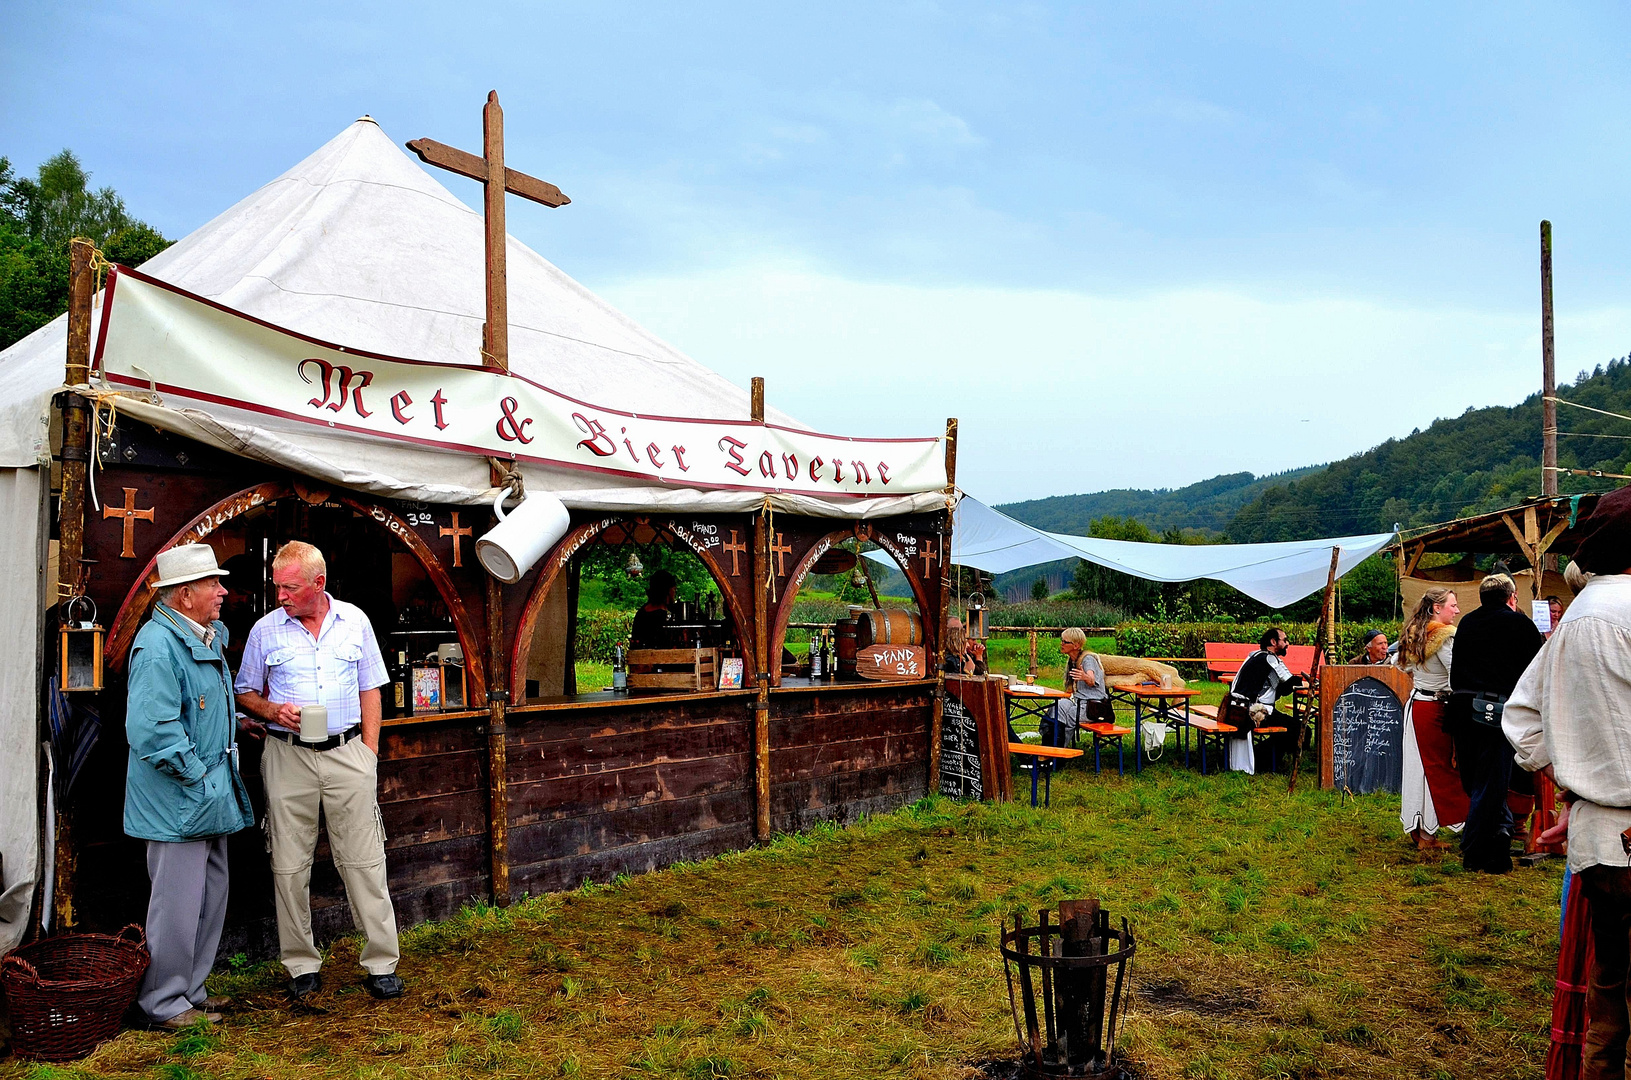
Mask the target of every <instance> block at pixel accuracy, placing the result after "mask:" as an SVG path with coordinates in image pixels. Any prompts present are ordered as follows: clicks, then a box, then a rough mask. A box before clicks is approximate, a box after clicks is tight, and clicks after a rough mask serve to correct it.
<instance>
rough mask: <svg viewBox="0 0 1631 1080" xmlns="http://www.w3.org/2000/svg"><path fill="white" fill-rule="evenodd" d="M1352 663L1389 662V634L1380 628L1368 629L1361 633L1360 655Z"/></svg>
mask: <svg viewBox="0 0 1631 1080" xmlns="http://www.w3.org/2000/svg"><path fill="white" fill-rule="evenodd" d="M1348 662H1349V663H1350V664H1385V663H1387V635H1386V634H1384V633H1382V631H1380V630H1366V631H1365V632H1364V633H1362V634H1360V635H1359V655H1358V656H1356V657H1354V658H1353V659H1352V660H1350V661H1348Z"/></svg>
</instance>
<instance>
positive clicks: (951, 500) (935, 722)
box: [924, 417, 957, 795]
mask: <svg viewBox="0 0 1631 1080" xmlns="http://www.w3.org/2000/svg"><path fill="white" fill-rule="evenodd" d="M956 500H957V418H956V417H950V418H948V419H947V420H946V523H945V525H944V527H943V528H942V529H941V531H940V561H939V566H940V590H939V591H940V616H939V618H938V619H937V620H936V623H937V624H938V630H937V631H936V633H935V639H934V649H933V650H932V651H931V652H930V653H929V663H930V664H932V665H934V704H933V705H932V706H931V708H930V710H929V777H928V781H929V794H930V795H938V794H939V793H940V730H941V724H942V723H943V721H944V719H945V710H946V671H945V667H946V665H945V663H944V662H943V657H944V655H945V652H946V635H947V633H948V632H949V631H950V625H949V623H950V619H951V575H952V573H953V570H952V561H951V548H952V513H953V511H954V510H955V509H956V506H957V502H956ZM924 584H928V582H925V583H924Z"/></svg>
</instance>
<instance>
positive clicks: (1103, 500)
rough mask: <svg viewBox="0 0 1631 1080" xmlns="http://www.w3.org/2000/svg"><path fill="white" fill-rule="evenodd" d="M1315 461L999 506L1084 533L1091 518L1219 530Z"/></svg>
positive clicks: (1039, 523)
mask: <svg viewBox="0 0 1631 1080" xmlns="http://www.w3.org/2000/svg"><path fill="white" fill-rule="evenodd" d="M1320 468H1322V466H1319V465H1313V466H1309V467H1308V468H1303V469H1293V470H1291V471H1290V472H1283V473H1276V474H1274V475H1273V476H1253V475H1252V474H1251V473H1249V472H1242V473H1229V474H1228V475H1226V476H1214V477H1213V478H1212V479H1210V480H1202V481H1201V482H1200V483H1198V484H1190V485H1189V486H1188V487H1183V488H1177V489H1174V490H1165V489H1158V490H1155V491H1141V490H1138V489H1134V488H1118V489H1116V490H1114V491H1096V492H1093V493H1092V494H1089V495H1053V496H1050V497H1049V498H1046V499H1030V500H1028V501H1026V502H1016V503H1005V504H1004V505H1002V506H999V507H997V509H998V510H1001V511H1002V512H1003V513H1005V514H1007V515H1008V516H1009V517H1012V518H1015V519H1016V520H1019V521H1023V522H1025V523H1026V524H1027V525H1032V526H1034V527H1036V528H1038V529H1044V530H1046V531H1048V532H1062V533H1075V534H1076V535H1078V536H1086V535H1087V531H1088V526H1089V525H1090V524H1091V523H1092V522H1093V520H1094V519H1095V518H1101V517H1106V516H1114V517H1119V518H1134V519H1136V520H1138V521H1140V522H1142V523H1143V524H1144V525H1145V526H1146V527H1147V528H1148V529H1149V530H1150V531H1151V532H1153V533H1156V534H1157V535H1159V534H1160V533H1164V532H1166V531H1168V530H1169V529H1198V530H1202V531H1204V532H1209V533H1220V532H1222V531H1223V530H1224V529H1225V528H1226V527H1227V526H1228V524H1229V522H1230V521H1231V520H1232V519H1233V518H1234V517H1235V515H1236V513H1237V512H1238V511H1239V510H1240V508H1241V507H1243V506H1245V505H1246V504H1247V503H1249V502H1251V501H1253V500H1254V499H1256V498H1257V497H1258V496H1260V495H1261V494H1262V493H1263V492H1264V491H1266V490H1267V489H1268V488H1270V487H1272V486H1274V485H1276V484H1285V483H1287V482H1288V481H1292V480H1299V479H1301V478H1302V477H1305V476H1308V475H1309V474H1311V473H1314V472H1317V471H1319V469H1320Z"/></svg>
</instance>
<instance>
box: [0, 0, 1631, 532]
mask: <svg viewBox="0 0 1631 1080" xmlns="http://www.w3.org/2000/svg"><path fill="white" fill-rule="evenodd" d="M1316 7H1318V9H1319V10H1318V11H1315V10H1314V9H1315V8H1316ZM1628 24H1631V15H1628V14H1627V10H1626V9H1625V8H1623V7H1622V6H1620V5H1615V4H1609V3H1602V4H1595V5H1592V4H1572V5H1571V4H1554V5H1547V6H1546V7H1545V8H1544V9H1540V8H1536V9H1530V10H1525V9H1523V8H1520V7H1519V6H1517V5H1511V6H1497V5H1489V4H1471V3H1469V4H1462V5H1456V4H1450V3H1444V4H1434V5H1421V4H1408V5H1407V4H1399V5H1394V6H1380V5H1368V6H1367V5H1348V6H1344V7H1342V8H1335V7H1327V6H1325V5H1317V6H1316V5H1303V4H1284V5H1272V4H1270V5H1265V4H1251V5H1245V4H1240V5H1234V4H1227V3H1207V4H1188V5H1180V4H1140V5H1129V4H1124V3H1122V4H1108V3H1107V4H1095V5H1088V4H1057V5H1047V4H1034V5H1021V4H1011V5H985V6H975V5H957V4H930V3H905V4H887V5H881V4H856V5H845V4H834V3H828V4H823V5H819V6H817V5H806V6H804V7H802V8H798V9H794V8H792V7H791V6H789V5H764V4H741V5H727V4H686V5H676V4H648V5H623V4H617V3H607V2H597V3H592V4H582V5H573V4H538V3H533V4H517V5H513V6H512V5H506V4H503V3H498V2H491V3H484V4H466V5H447V4H427V5H422V6H416V5H414V4H412V3H403V2H397V3H391V4H388V5H387V4H379V5H374V4H367V3H350V4H346V5H335V4H333V3H322V4H310V5H307V4H302V3H293V2H291V3H280V4H277V5H254V6H251V5H220V4H187V3H145V4H144V3H134V2H127V3H121V4H118V5H112V4H107V3H96V4H84V3H75V2H64V0H56V2H51V3H36V2H32V0H0V154H3V155H5V156H8V157H10V159H11V160H12V162H13V164H14V166H17V167H19V168H20V170H21V171H25V172H27V171H31V170H32V169H33V167H34V166H35V165H36V164H37V163H38V162H39V161H40V160H42V159H43V158H45V157H47V156H49V155H50V154H52V153H54V152H56V151H57V150H60V149H61V148H63V147H64V146H67V147H71V148H72V149H73V150H74V151H75V152H76V153H78V154H79V155H80V157H81V159H82V160H83V161H84V163H85V164H86V166H87V167H88V168H89V169H91V170H92V172H93V179H94V182H95V183H97V184H99V185H100V184H109V185H112V186H113V187H115V188H116V189H117V190H118V191H119V192H120V194H122V195H123V196H124V197H125V199H126V202H127V204H128V205H129V207H130V208H131V210H132V211H133V212H134V213H136V214H137V215H138V216H140V217H143V218H145V219H146V220H148V221H150V222H151V223H152V224H154V225H156V226H158V227H159V228H160V229H161V230H162V231H163V232H165V233H166V234H167V235H169V236H172V237H179V236H183V235H185V234H186V233H188V232H189V231H191V230H192V229H194V228H196V227H197V226H199V225H201V224H203V223H204V222H205V221H207V220H209V219H210V218H211V217H213V216H214V215H215V214H217V213H218V212H220V211H221V210H223V209H225V208H226V207H227V206H230V205H231V204H232V203H234V202H236V201H237V200H238V199H239V198H241V197H243V196H244V195H245V194H247V193H248V192H250V191H252V190H253V189H254V188H256V187H258V186H260V185H261V184H263V183H265V182H266V181H267V180H269V179H271V178H272V177H274V176H276V175H278V174H279V173H281V172H283V171H284V170H285V169H287V168H288V167H289V166H290V165H292V164H294V163H295V162H296V161H298V160H300V159H301V158H303V157H304V156H306V155H307V154H308V153H310V152H311V151H312V150H314V149H315V148H316V147H317V146H319V145H321V144H322V143H323V142H325V141H326V140H328V139H329V138H331V137H332V136H333V135H335V134H336V133H337V132H339V131H340V130H341V129H342V128H343V127H344V126H345V125H346V124H347V123H349V122H350V121H351V120H353V119H354V118H355V117H356V116H358V115H359V114H362V113H369V114H371V115H373V116H374V117H375V118H377V119H378V120H379V121H380V122H381V124H382V126H383V127H384V129H385V130H386V131H387V132H388V133H389V134H390V135H392V136H393V137H394V138H396V139H397V140H398V141H405V140H407V139H411V138H416V137H419V136H430V137H433V138H436V139H439V140H441V141H444V142H450V143H453V144H455V145H461V146H470V147H474V146H476V145H477V144H478V143H479V139H480V116H479V107H480V104H481V101H482V99H483V97H484V96H485V94H486V92H487V91H488V90H489V89H493V88H496V89H497V90H498V91H499V93H500V95H501V97H502V99H503V102H504V106H505V118H506V128H507V137H508V144H507V156H508V158H509V163H510V164H511V165H512V166H513V167H516V168H521V169H524V170H526V171H528V172H532V173H534V174H535V175H539V176H542V177H545V178H546V179H549V180H552V181H554V182H556V183H558V184H559V185H560V186H561V187H562V188H563V189H565V190H566V191H567V192H568V193H569V194H571V195H572V197H573V200H574V201H573V204H572V205H571V206H570V207H568V208H565V209H562V210H560V211H547V210H544V209H542V208H539V207H533V206H531V204H527V203H521V202H517V203H516V204H514V206H513V207H512V209H511V212H510V216H509V221H510V228H511V230H512V232H514V233H515V234H516V235H517V236H519V237H520V238H521V239H522V240H523V241H525V242H526V243H527V244H529V245H530V246H532V247H533V248H535V249H537V250H538V251H540V252H541V253H543V254H544V255H545V256H546V257H548V258H549V259H551V260H552V261H554V262H555V263H557V264H558V265H560V266H561V267H562V268H563V269H565V270H566V271H567V272H568V273H570V274H571V275H573V276H574V277H576V278H578V279H579V280H580V281H582V282H584V283H585V284H586V285H588V286H589V287H590V288H591V289H593V290H595V291H596V292H599V293H600V294H602V295H603V296H605V297H606V298H608V299H609V300H611V301H612V302H613V303H615V304H617V305H618V306H620V307H621V308H623V309H624V310H625V311H626V312H627V313H628V314H630V315H631V316H633V317H634V318H636V319H637V320H639V321H641V322H643V323H644V324H646V325H647V326H648V327H650V328H651V329H653V330H654V331H656V332H657V333H659V334H660V335H662V336H663V337H665V338H667V339H668V340H669V341H671V342H673V343H674V344H675V345H677V346H678V347H680V348H682V349H684V350H685V351H686V352H689V353H690V354H691V355H693V356H695V357H696V358H697V359H699V360H701V361H702V362H704V363H706V364H708V365H710V366H712V367H714V368H715V369H716V370H718V371H720V372H722V373H724V374H725V375H727V376H728V377H730V378H732V379H734V380H736V381H738V382H742V383H745V382H746V381H747V379H748V378H749V377H750V376H752V375H764V376H765V377H766V378H767V380H768V384H769V395H770V397H771V399H772V401H773V402H774V403H775V404H777V405H778V406H780V407H781V408H783V409H785V410H787V411H788V412H789V413H791V414H793V415H794V416H797V417H799V418H801V419H802V420H804V421H805V422H806V423H808V424H810V425H812V426H814V427H817V428H821V429H824V430H833V431H842V432H849V433H854V434H858V435H902V434H934V433H937V432H938V431H939V430H940V429H941V427H942V425H943V423H944V420H945V418H946V417H948V416H957V417H959V418H960V420H961V431H962V442H961V452H960V458H959V462H960V464H959V480H960V481H962V483H963V486H964V487H965V488H967V489H968V490H970V491H972V492H974V493H975V494H977V495H980V496H981V497H983V498H985V499H986V500H988V501H996V502H1001V501H1007V500H1011V499H1018V498H1029V497H1035V496H1041V495H1048V494H1066V493H1073V492H1080V491H1092V490H1099V489H1102V488H1109V487H1122V486H1138V487H1143V486H1168V487H1170V486H1179V485H1182V484H1186V483H1190V482H1192V481H1195V480H1199V479H1203V478H1205V477H1209V476H1212V475H1215V474H1217V473H1220V472H1227V471H1236V470H1251V471H1253V472H1258V473H1264V472H1273V471H1277V470H1280V469H1284V468H1290V467H1294V466H1299V465H1304V464H1310V463H1313V462H1318V461H1326V460H1331V459H1334V458H1339V457H1342V456H1345V455H1347V454H1350V453H1354V452H1356V451H1359V450H1362V449H1365V448H1367V447H1369V446H1371V445H1374V444H1375V443H1377V442H1379V441H1381V440H1382V439H1385V438H1387V437H1389V436H1393V435H1401V434H1406V433H1408V432H1409V431H1410V430H1411V429H1412V428H1414V427H1417V426H1424V425H1426V424H1427V423H1430V422H1431V421H1432V420H1433V419H1434V418H1435V417H1439V416H1448V415H1456V414H1459V413H1460V412H1462V411H1463V410H1465V409H1466V408H1468V407H1469V406H1477V405H1488V404H1512V403H1515V402H1517V401H1518V400H1519V399H1521V398H1522V397H1523V396H1524V395H1525V394H1527V393H1530V392H1532V391H1534V390H1535V389H1538V386H1539V378H1540V362H1539V353H1540V345H1539V301H1538V269H1537V258H1538V255H1537V252H1538V236H1537V233H1538V223H1539V221H1540V220H1541V218H1543V217H1547V218H1550V219H1551V220H1552V222H1553V223H1554V226H1555V229H1556V237H1557V239H1556V282H1557V286H1556V288H1557V304H1558V356H1559V370H1560V374H1561V375H1563V376H1565V377H1572V375H1573V374H1574V373H1575V372H1576V371H1578V370H1579V369H1581V368H1589V367H1592V366H1594V365H1596V364H1599V363H1602V362H1604V361H1607V360H1608V359H1610V358H1611V357H1615V356H1621V355H1625V354H1626V353H1627V352H1631V302H1628V300H1627V298H1626V296H1627V286H1628V285H1631V259H1627V258H1626V257H1625V253H1626V252H1627V251H1631V244H1628V240H1631V236H1628V232H1631V220H1628V215H1627V212H1626V210H1625V205H1626V199H1625V195H1624V189H1625V187H1626V185H1627V180H1626V177H1627V176H1628V175H1631V169H1628V167H1627V166H1628V164H1631V162H1628V160H1627V159H1628V157H1631V153H1628V145H1631V143H1628V139H1627V133H1626V130H1625V129H1626V123H1627V122H1626V120H1625V118H1626V117H1627V116H1631V107H1628V106H1631V100H1628V99H1631V74H1628V71H1631V69H1628V67H1627V65H1626V63H1625V46H1626V42H1627V40H1628V37H1627V31H1628V29H1631V26H1628ZM445 182H446V183H447V184H448V186H449V187H450V188H451V189H452V190H453V191H454V192H455V193H456V194H458V195H460V196H461V197H462V198H464V199H466V201H468V202H471V203H472V204H474V203H475V202H476V200H477V188H476V186H475V185H474V184H466V183H464V182H463V181H459V180H457V179H454V178H447V179H446V180H445ZM615 391H616V388H615V387H608V388H607V394H606V400H607V403H608V404H615Z"/></svg>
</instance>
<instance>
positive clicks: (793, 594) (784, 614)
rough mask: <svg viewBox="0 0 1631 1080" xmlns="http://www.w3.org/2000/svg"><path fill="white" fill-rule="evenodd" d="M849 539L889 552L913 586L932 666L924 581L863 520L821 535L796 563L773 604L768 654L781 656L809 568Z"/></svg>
mask: <svg viewBox="0 0 1631 1080" xmlns="http://www.w3.org/2000/svg"><path fill="white" fill-rule="evenodd" d="M851 538H856V539H860V540H871V541H872V542H873V543H875V544H877V545H878V546H879V547H881V548H882V549H883V550H884V551H886V552H888V554H889V557H890V558H891V559H894V560H895V565H896V566H899V567H900V572H901V573H902V574H904V575H905V576H906V583H907V584H908V585H910V586H911V587H912V599H913V600H915V601H917V610H918V616H919V617H920V618H921V619H922V620H923V640H924V643H925V644H926V645H927V646H928V650H927V652H928V656H929V659H930V661H931V665H932V662H933V660H934V657H935V655H936V650H937V649H938V648H939V643H938V642H937V641H936V640H935V637H936V635H935V633H934V628H933V627H931V626H930V622H931V618H930V612H932V611H933V610H934V609H933V608H931V607H930V606H929V604H928V603H927V601H926V596H927V594H926V593H925V592H924V589H923V582H922V581H920V580H919V579H918V576H917V574H916V573H914V572H913V570H912V566H911V563H910V561H909V560H907V559H905V558H903V557H902V554H901V552H900V550H899V549H898V548H897V547H895V545H894V544H892V543H890V542H889V538H888V537H886V536H884V535H883V534H882V533H880V532H878V530H876V529H874V528H873V527H872V525H871V524H870V523H868V522H865V521H861V522H856V523H855V524H854V525H852V526H850V527H849V528H848V529H835V530H834V531H832V532H830V533H828V534H827V535H826V536H823V537H822V538H821V539H820V540H818V541H816V543H815V544H814V546H812V547H811V548H810V550H809V551H807V552H805V553H804V557H803V558H802V559H800V560H799V561H798V565H797V566H795V567H793V572H792V573H791V574H789V575H788V577H787V583H786V584H785V585H783V586H782V596H781V601H780V603H778V604H777V605H776V621H775V622H774V623H773V624H772V625H771V628H770V630H771V633H770V655H771V656H772V657H779V656H781V654H782V647H783V646H784V645H785V644H786V642H787V623H788V620H789V619H791V618H792V617H793V602H794V600H796V599H797V598H798V591H799V586H800V585H802V584H803V583H804V578H805V577H806V575H808V574H809V573H810V567H812V566H814V565H815V563H816V560H817V559H819V558H821V556H823V555H825V554H826V553H827V552H828V551H829V550H831V548H832V546H833V545H834V544H835V543H839V542H841V541H844V540H849V539H851ZM861 558H863V559H864V558H866V556H865V555H863V556H861Z"/></svg>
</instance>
